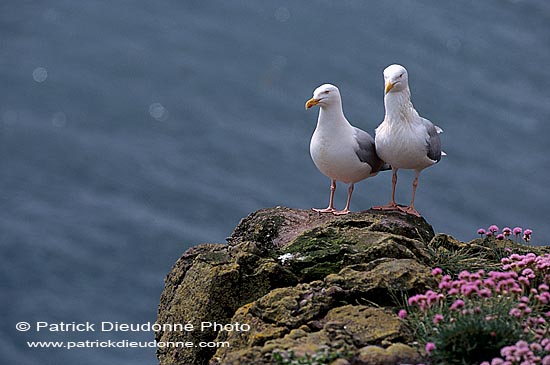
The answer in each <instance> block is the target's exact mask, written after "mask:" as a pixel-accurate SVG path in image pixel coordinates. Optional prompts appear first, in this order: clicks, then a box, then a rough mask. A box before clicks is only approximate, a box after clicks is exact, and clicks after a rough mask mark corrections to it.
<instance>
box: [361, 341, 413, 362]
mask: <svg viewBox="0 0 550 365" xmlns="http://www.w3.org/2000/svg"><path fill="white" fill-rule="evenodd" d="M420 361H422V358H421V356H420V354H419V353H418V352H417V351H416V350H415V349H413V348H412V347H410V346H407V345H404V344H402V343H395V344H392V345H391V346H389V347H388V348H386V349H384V348H382V347H379V346H365V347H363V348H362V349H360V350H359V352H358V355H357V357H356V359H355V362H354V364H356V365H401V364H417V363H419V362H420Z"/></svg>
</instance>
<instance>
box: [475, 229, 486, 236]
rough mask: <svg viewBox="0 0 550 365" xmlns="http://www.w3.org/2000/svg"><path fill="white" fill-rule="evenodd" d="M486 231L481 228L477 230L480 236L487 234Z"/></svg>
mask: <svg viewBox="0 0 550 365" xmlns="http://www.w3.org/2000/svg"><path fill="white" fill-rule="evenodd" d="M485 232H486V231H485V230H484V229H483V228H480V229H478V230H477V234H479V235H480V236H483V235H484V234H485Z"/></svg>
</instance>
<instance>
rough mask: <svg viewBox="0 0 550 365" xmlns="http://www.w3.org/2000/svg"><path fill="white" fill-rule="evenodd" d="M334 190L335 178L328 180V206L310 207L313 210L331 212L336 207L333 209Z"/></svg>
mask: <svg viewBox="0 0 550 365" xmlns="http://www.w3.org/2000/svg"><path fill="white" fill-rule="evenodd" d="M335 191H336V180H331V182H330V199H329V201H328V207H327V208H325V209H317V208H311V210H313V211H314V212H319V213H332V212H334V211H335V210H336V209H334V192H335Z"/></svg>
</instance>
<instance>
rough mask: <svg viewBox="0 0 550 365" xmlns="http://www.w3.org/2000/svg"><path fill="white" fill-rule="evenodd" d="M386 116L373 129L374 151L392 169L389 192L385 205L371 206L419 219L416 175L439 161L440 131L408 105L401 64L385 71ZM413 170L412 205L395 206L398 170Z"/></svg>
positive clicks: (405, 74) (408, 91) (405, 82)
mask: <svg viewBox="0 0 550 365" xmlns="http://www.w3.org/2000/svg"><path fill="white" fill-rule="evenodd" d="M384 82H385V95H384V106H385V109H386V114H385V116H384V121H383V122H382V123H381V124H380V125H379V126H378V128H376V131H375V133H376V135H375V144H376V152H377V153H378V156H380V158H381V159H382V160H383V161H384V162H386V163H388V164H390V165H391V167H392V172H393V175H392V193H391V200H390V202H389V204H388V205H384V206H378V207H373V209H379V210H400V211H403V212H405V213H409V214H412V215H415V216H417V217H419V216H420V213H418V211H417V210H416V209H415V208H414V196H415V194H416V188H417V186H418V176H419V175H420V172H421V171H422V170H424V169H425V168H426V167H430V166H432V165H434V164H436V163H438V162H439V161H440V160H441V156H442V155H445V152H442V151H441V140H440V139H439V133H441V132H443V130H442V129H441V128H439V127H437V126H435V125H433V124H432V122H430V121H429V120H428V119H425V118H422V117H421V116H420V115H419V114H418V112H417V111H416V110H415V109H414V107H413V104H412V103H411V91H410V89H409V81H408V73H407V70H406V69H405V67H403V66H401V65H390V66H388V67H386V69H385V70H384ZM401 168H402V169H411V170H414V171H415V177H414V181H413V191H412V199H411V203H410V205H409V206H408V207H406V208H404V207H401V206H398V205H397V204H396V203H395V185H396V184H397V171H398V170H399V169H401Z"/></svg>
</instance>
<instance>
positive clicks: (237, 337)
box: [156, 207, 496, 365]
mask: <svg viewBox="0 0 550 365" xmlns="http://www.w3.org/2000/svg"><path fill="white" fill-rule="evenodd" d="M461 245H462V246H463V245H465V243H461V242H458V241H456V240H454V239H453V238H451V237H449V236H447V235H443V234H439V235H435V234H434V231H433V229H432V227H431V226H430V225H429V224H428V223H427V222H426V221H425V220H424V219H423V218H417V217H414V216H411V215H406V214H402V213H399V212H375V211H366V212H359V213H352V214H349V215H346V216H334V215H331V214H319V213H315V212H312V211H305V210H296V209H290V208H284V207H276V208H270V209H263V210H260V211H257V212H255V213H253V214H251V215H249V216H248V217H246V218H245V219H243V220H242V221H241V222H240V223H239V225H238V226H237V227H236V228H235V230H234V232H233V233H232V235H231V236H230V237H229V238H228V244H212V243H207V244H200V245H197V246H195V247H192V248H190V249H189V250H187V252H185V253H184V254H183V256H182V257H181V258H180V259H179V260H178V261H177V262H176V264H175V265H174V267H173V269H172V271H171V272H170V273H169V274H168V276H167V278H166V281H165V284H166V286H165V289H164V292H163V293H162V296H161V300H160V305H159V313H158V320H157V322H158V323H161V324H162V323H170V324H173V323H183V324H186V323H190V324H192V325H193V330H190V331H164V332H162V331H161V332H158V333H157V335H156V339H157V341H164V342H165V341H170V342H180V343H186V344H187V346H182V347H177V348H174V347H162V348H159V350H158V352H157V356H158V359H159V361H160V364H161V365H173V364H178V365H181V364H185V365H195V364H196V365H199V364H200V365H203V364H211V365H213V364H224V365H225V364H235V365H237V364H288V363H292V362H291V361H292V359H300V358H302V359H305V358H317V359H318V362H317V363H323V364H336V365H345V364H355V365H360V364H362V365H368V364H373V365H374V364H402V363H415V362H416V361H420V354H419V353H418V352H417V350H415V348H414V347H411V346H410V343H411V341H412V337H411V335H410V334H409V333H408V331H407V329H406V328H404V326H403V325H402V323H401V321H400V320H399V318H398V317H397V314H396V313H397V308H398V307H399V306H402V305H403V303H404V298H405V297H406V296H407V295H413V294H417V293H421V292H425V291H426V290H427V289H429V288H433V287H434V286H435V285H436V283H435V281H434V279H433V278H432V276H431V268H432V267H434V266H435V265H434V260H436V257H435V256H437V255H439V253H438V250H439V251H440V250H445V251H446V252H447V254H449V252H452V247H453V246H461ZM469 245H470V246H471V247H472V250H474V251H475V250H484V247H483V246H482V245H478V244H476V243H475V242H473V243H470V244H469ZM474 251H472V252H474ZM450 256H452V255H450ZM483 257H484V260H490V257H489V256H488V255H484V256H483ZM494 263H496V261H495V262H494ZM494 263H493V264H494ZM480 264H483V263H481V262H480ZM485 264H486V265H490V264H491V263H490V262H489V261H487V262H485ZM220 344H221V345H220ZM210 346H211V347H210ZM295 363H298V362H295Z"/></svg>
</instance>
